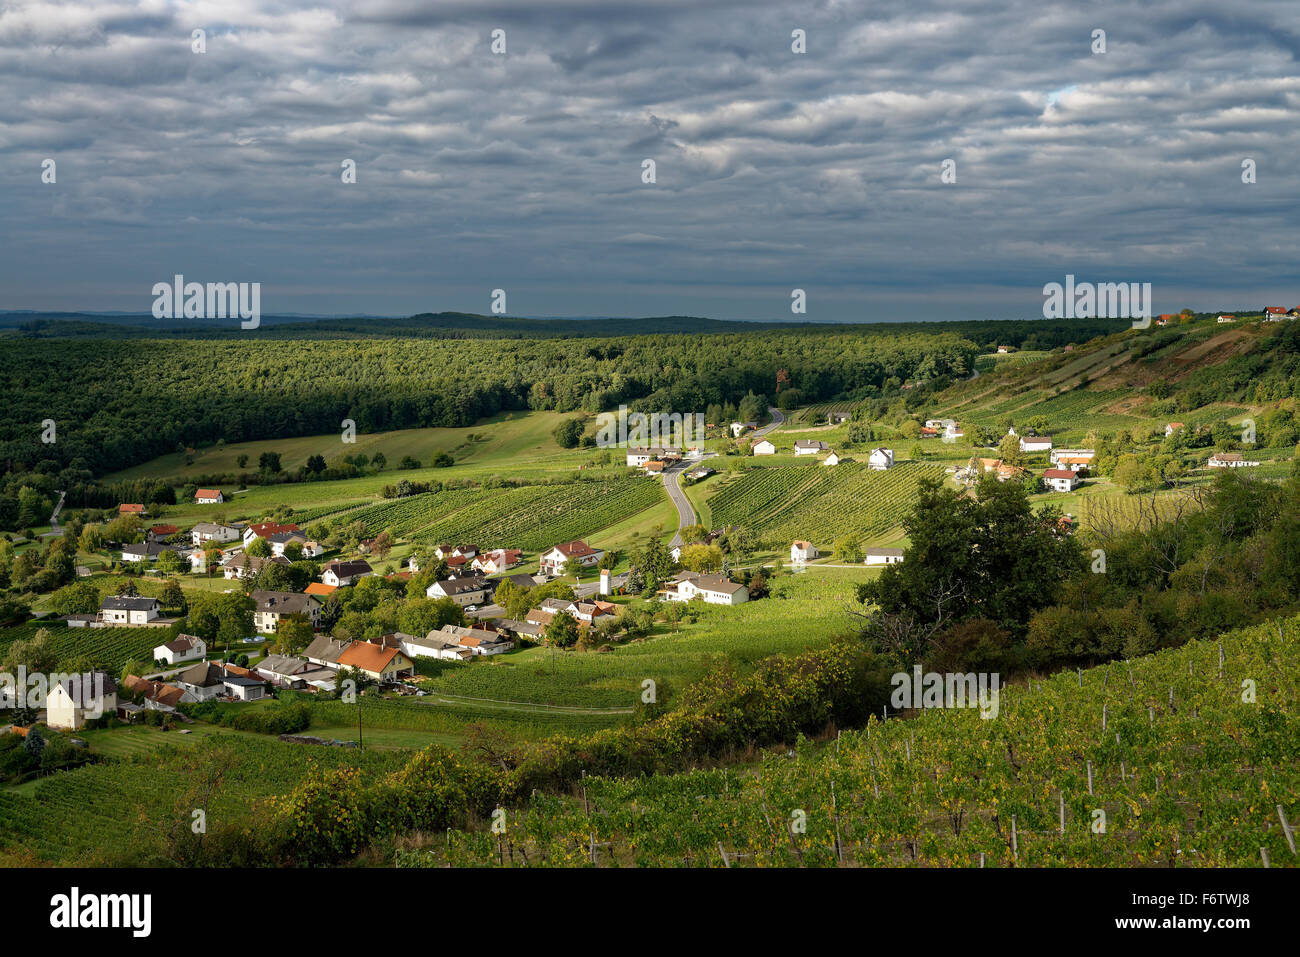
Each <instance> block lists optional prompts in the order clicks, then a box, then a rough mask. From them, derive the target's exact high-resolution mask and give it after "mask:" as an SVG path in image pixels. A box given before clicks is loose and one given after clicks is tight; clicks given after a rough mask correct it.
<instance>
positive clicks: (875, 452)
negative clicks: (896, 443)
mask: <svg viewBox="0 0 1300 957" xmlns="http://www.w3.org/2000/svg"><path fill="white" fill-rule="evenodd" d="M867 467H868V468H872V469H875V470H876V471H877V472H883V471H884V470H885V469H889V468H893V467H894V450H893V449H886V448H879V449H872V450H871V454H870V455H868V456H867Z"/></svg>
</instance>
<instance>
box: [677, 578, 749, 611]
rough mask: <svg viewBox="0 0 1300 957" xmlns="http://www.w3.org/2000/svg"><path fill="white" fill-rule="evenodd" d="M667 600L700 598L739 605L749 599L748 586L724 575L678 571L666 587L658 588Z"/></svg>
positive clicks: (718, 603)
mask: <svg viewBox="0 0 1300 957" xmlns="http://www.w3.org/2000/svg"><path fill="white" fill-rule="evenodd" d="M659 594H660V595H662V596H663V597H664V599H665V600H667V601H690V600H691V599H693V598H701V599H703V600H704V601H706V602H708V603H709V604H710V605H739V604H740V603H742V602H746V601H749V588H748V587H746V586H745V585H741V584H738V583H737V582H733V581H732V580H731V579H730V578H727V577H726V576H724V575H702V574H700V573H699V572H689V571H688V572H678V573H677V575H676V576H674V578H673V580H672V581H671V582H670V583H669V584H668V586H667V587H665V588H661V589H659Z"/></svg>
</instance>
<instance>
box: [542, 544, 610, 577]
mask: <svg viewBox="0 0 1300 957" xmlns="http://www.w3.org/2000/svg"><path fill="white" fill-rule="evenodd" d="M604 556H605V550H604V549H602V548H592V547H591V546H590V545H588V544H587V543H586V542H584V541H580V540H578V541H572V542H565V543H564V544H562V545H555V546H553V547H551V548H548V549H547V550H546V551H544V552H542V557H541V562H540V564H541V570H542V574H543V575H566V574H572V573H573V572H575V571H577V570H580V569H583V568H594V567H595V566H597V565H599V564H600V560H601V559H602V558H603V557H604Z"/></svg>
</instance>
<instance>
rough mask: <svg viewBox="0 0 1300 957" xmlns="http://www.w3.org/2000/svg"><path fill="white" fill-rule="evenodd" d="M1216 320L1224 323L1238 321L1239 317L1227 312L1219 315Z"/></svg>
mask: <svg viewBox="0 0 1300 957" xmlns="http://www.w3.org/2000/svg"><path fill="white" fill-rule="evenodd" d="M1214 321H1215V322H1217V323H1221V324H1222V323H1225V322H1236V321H1237V317H1236V316H1231V315H1227V314H1226V313H1225V314H1224V315H1222V316H1219V317H1217V318H1216V319H1215V320H1214Z"/></svg>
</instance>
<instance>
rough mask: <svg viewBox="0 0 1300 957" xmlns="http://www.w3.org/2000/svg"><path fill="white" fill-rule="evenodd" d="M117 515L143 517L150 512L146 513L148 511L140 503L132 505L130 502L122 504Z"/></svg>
mask: <svg viewBox="0 0 1300 957" xmlns="http://www.w3.org/2000/svg"><path fill="white" fill-rule="evenodd" d="M117 514H118V515H141V516H143V515H147V514H148V512H146V511H145V507H144V506H143V505H141V504H139V503H138V502H136V503H130V502H128V503H124V504H122V505H119V506H118V507H117Z"/></svg>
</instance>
